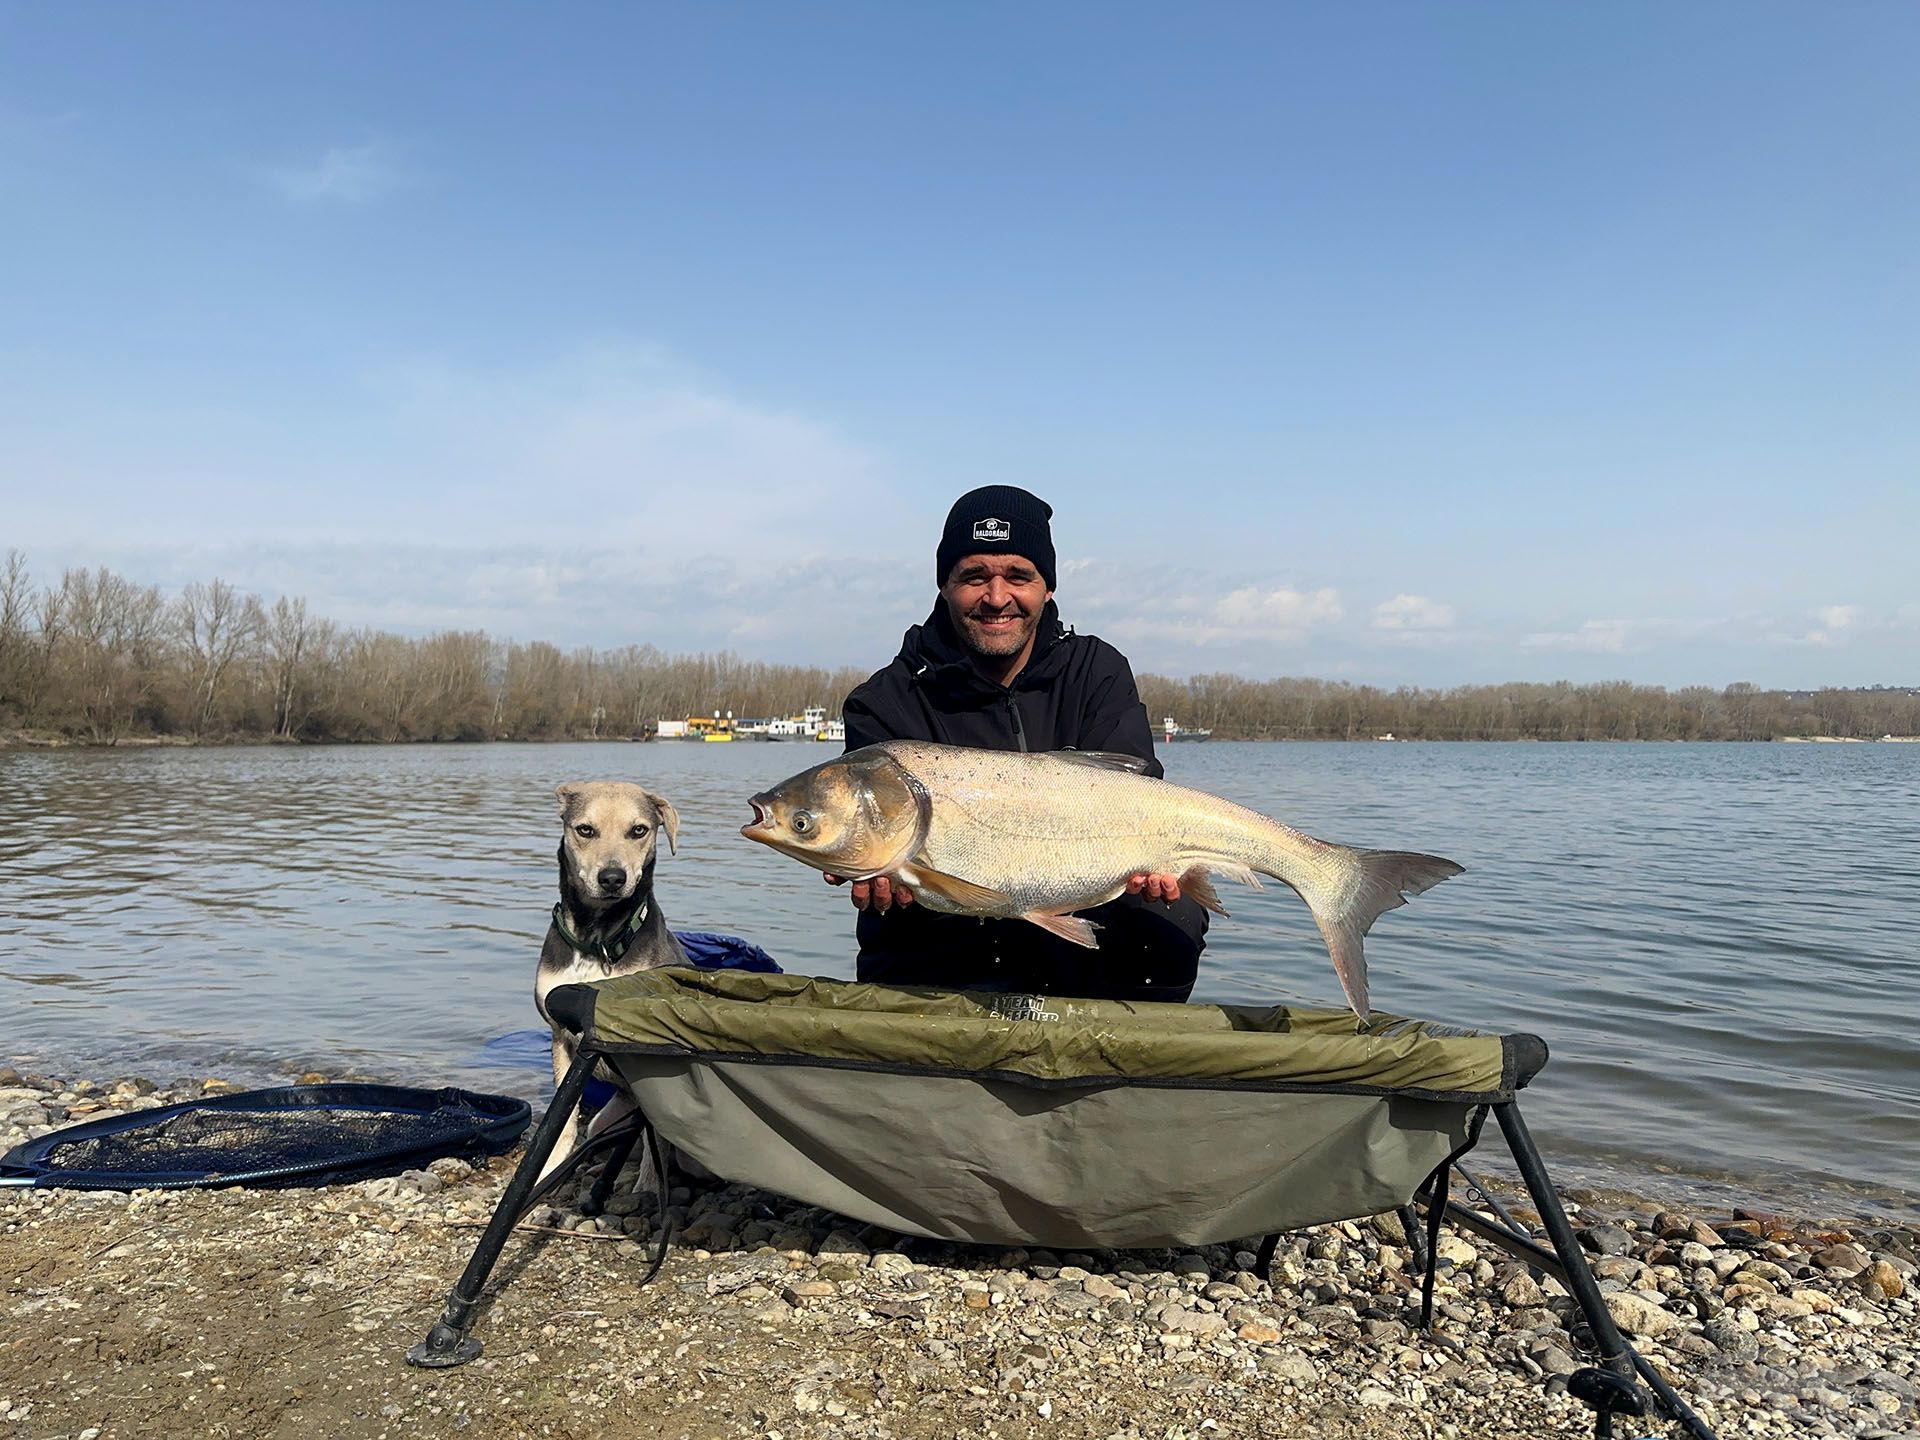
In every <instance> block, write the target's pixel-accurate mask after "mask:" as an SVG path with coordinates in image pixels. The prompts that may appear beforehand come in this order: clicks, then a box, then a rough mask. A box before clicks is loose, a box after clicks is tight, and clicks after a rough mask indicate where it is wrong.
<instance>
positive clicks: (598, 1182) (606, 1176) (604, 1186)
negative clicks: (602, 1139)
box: [575, 1127, 666, 1215]
mask: <svg viewBox="0 0 1920 1440" xmlns="http://www.w3.org/2000/svg"><path fill="white" fill-rule="evenodd" d="M641 1133H642V1132H641V1129H640V1128H638V1127H635V1128H634V1129H632V1130H631V1131H630V1133H628V1135H627V1136H626V1138H625V1139H623V1140H621V1141H620V1142H619V1143H618V1144H616V1145H615V1146H614V1147H613V1153H612V1154H610V1155H608V1156H607V1163H606V1164H605V1165H603V1166H602V1167H601V1168H600V1173H599V1174H598V1175H597V1176H595V1177H594V1181H593V1189H591V1190H590V1191H588V1192H587V1198H586V1199H585V1200H583V1201H581V1202H580V1204H579V1205H578V1206H576V1207H575V1208H576V1209H578V1210H579V1212H580V1213H581V1214H582V1215H598V1214H599V1213H600V1212H601V1211H602V1210H604V1209H606V1208H607V1200H608V1199H609V1198H610V1197H611V1196H612V1194H613V1187H614V1186H615V1185H617V1184H618V1183H619V1182H620V1172H621V1171H622V1170H623V1169H625V1168H626V1164H627V1160H628V1158H629V1157H630V1156H631V1155H632V1154H633V1147H634V1146H636V1145H638V1144H639V1143H640V1136H641ZM661 1183H662V1184H665V1183H666V1181H665V1178H664V1177H662V1180H661Z"/></svg>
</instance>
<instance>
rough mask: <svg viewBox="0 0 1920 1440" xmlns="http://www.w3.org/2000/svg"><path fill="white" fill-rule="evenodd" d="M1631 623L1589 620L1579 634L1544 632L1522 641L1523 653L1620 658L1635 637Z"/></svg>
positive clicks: (1522, 637)
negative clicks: (1564, 653) (1525, 651)
mask: <svg viewBox="0 0 1920 1440" xmlns="http://www.w3.org/2000/svg"><path fill="white" fill-rule="evenodd" d="M1633 628H1634V627H1633V622H1632V621H1630V620H1589V621H1587V622H1586V623H1585V624H1583V625H1582V626H1581V627H1580V628H1579V629H1578V630H1542V631H1536V632H1534V633H1533V634H1531V635H1523V636H1521V637H1520V648H1521V649H1522V650H1563V651H1569V652H1572V653H1576V654H1585V655H1618V654H1621V653H1622V652H1623V651H1625V650H1626V648H1627V643H1628V641H1629V639H1630V638H1631V637H1632V633H1633Z"/></svg>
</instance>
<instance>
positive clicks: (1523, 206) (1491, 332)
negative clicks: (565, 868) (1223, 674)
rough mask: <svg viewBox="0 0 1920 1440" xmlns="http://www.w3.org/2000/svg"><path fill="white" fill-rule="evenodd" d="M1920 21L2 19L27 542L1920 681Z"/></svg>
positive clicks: (1445, 673)
mask: <svg viewBox="0 0 1920 1440" xmlns="http://www.w3.org/2000/svg"><path fill="white" fill-rule="evenodd" d="M1916 53H1920V11H1916V10H1915V9H1913V8H1912V7H1911V6H1907V5H1895V4H1856V5H1847V6H1837V7H1827V6H1807V5H1771V4H1764V3H1763V4H1752V3H1748V4H1739V5H1714V4H1689V5H1684V6H1674V5H1665V4H1661V5H1632V4H1610V5H1603V6H1601V5H1596V6H1588V7H1578V8H1576V7H1571V6H1541V5H1536V4H1519V3H1516V4H1462V5H1437V4H1355V5H1332V4H1326V5H1315V6H1305V5H1267V6H1259V5H1251V4H1217V5H1202V6H1174V5H1153V6H1148V5H1129V4H1111V3H1100V4H1086V5H1065V4H1060V5H1014V4H997V5H996V4H969V5H952V6H943V5H932V4H928V5H899V4H879V5H845V4H833V3H826V4H819V5H808V6H775V5H725V4H718V5H704V4H703V5H692V4H687V5H674V6H647V5H624V4H623V5H608V6H589V5H568V6H545V7H531V6H514V7H506V6H486V5H475V4H460V5H451V4H449V5H434V4H415V5H407V6H376V5H359V6H355V5H328V6H316V5H294V4H279V5H263V4H244V5H242V4H235V5H230V6H220V5H192V4H182V5H175V6H166V7H160V6H145V7H135V6H113V7H108V6H86V5H65V6H44V5H33V6H30V5H17V4H4V5H0V549H4V548H6V547H9V546H12V547H17V548H19V549H21V550H22V551H24V552H25V553H26V555H27V557H28V560H29V562H30V564H31V565H32V567H33V570H34V572H35V574H36V576H37V577H39V578H41V579H50V578H55V577H57V574H58V572H59V570H60V568H61V567H63V566H66V565H71V564H96V563H98V564H107V565H111V566H113V567H115V568H117V569H120V570H122V571H123V572H125V573H127V574H129V575H132V576H134V577H135V578H139V579H142V580H149V581H153V582H157V583H160V584H162V585H165V586H169V587H171V586H176V585H179V584H182V583H184V582H185V581H187V580H191V579H206V578H211V577H212V576H214V575H219V576H222V577H224V578H226V579H228V580H231V581H234V582H235V583H238V584H241V585H243V586H246V587H247V588H250V589H254V590H257V591H260V592H262V593H264V594H267V595H273V594H278V593H293V594H303V595H305V596H307V597H308V599H309V601H310V602H311V603H312V605H313V606H314V607H315V608H316V609H317V610H319V611H320V612H321V613H323V614H327V615H331V616H334V617H336V618H338V619H341V620H344V621H348V622H350V623H366V624H376V625H381V626H385V627H388V628H395V629H402V630H408V631H419V630H427V629H433V628H439V627H443V626H459V627H462V628H467V627H476V626H477V627H483V628H486V629H488V630H490V631H493V632H495V633H497V634H500V635H505V636H512V637H515V638H520V639H536V638H541V639H552V640H557V641H561V642H563V643H587V644H596V645H617V644H624V643H628V642H648V643H653V644H656V645H659V646H661V647H662V648H665V649H669V650H683V649H717V648H723V647H725V648H732V649H735V650H737V651H739V652H741V653H743V654H746V655H751V656H760V657H765V658H771V659H793V660H807V661H818V662H823V663H836V664H837V663H849V664H872V665H876V666H877V665H878V664H880V663H882V662H883V661H884V660H885V659H886V658H887V656H889V655H890V654H891V653H892V650H893V647H894V646H895V644H896V643H897V640H898V636H899V632H900V631H901V629H902V628H903V627H904V626H905V625H906V624H907V623H909V622H910V621H912V620H915V619H918V618H919V617H920V616H921V615H922V614H923V613H924V611H925V609H926V608H927V605H928V603H929V602H930V599H931V589H932V575H931V556H932V550H933V545H934V540H935V537H936V535H937V531H938V527H939V523H940V520H941V518H942V516H943V515H944V513H945V511H946V508H947V505H948V504H949V503H950V502H951V500H952V499H953V498H954V496H956V495H957V494H958V493H960V492H961V491H962V490H964V489H967V488H969V487H970V486H973V485H976V484H983V483H989V482H996V481H1006V482H1013V483H1020V484H1025V485H1027V486H1029V487H1030V488H1031V489H1033V490H1035V491H1037V492H1038V493H1039V494H1041V495H1042V496H1044V497H1045V498H1047V499H1048V500H1049V501H1051V502H1052V503H1053V505H1054V506H1055V509H1056V511H1057V514H1056V517H1055V535H1056V540H1057V542H1058V545H1059V549H1060V553H1061V558H1062V577H1061V588H1060V593H1059V599H1060V603H1061V608H1062V610H1063V613H1064V614H1065V615H1066V616H1067V618H1068V619H1069V620H1071V621H1073V622H1075V623H1076V624H1077V625H1078V626H1079V627H1080V628H1082V629H1090V630H1093V631H1096V632H1098V633H1101V634H1103V635H1106V636H1107V637H1108V638H1109V639H1112V640H1114V641H1116V642H1117V643H1119V644H1120V645H1121V646H1122V648H1123V649H1125V650H1126V651H1127V652H1128V653H1129V654H1130V655H1131V656H1132V658H1133V660H1134V663H1135V666H1136V668H1138V669H1143V670H1158V671H1162V672H1166V673H1174V674H1187V673H1194V672H1202V671H1212V670H1234V671H1239V672H1243V673H1246V674H1250V675H1255V676H1268V675H1278V674H1293V675H1301V674H1317V675H1325V676H1339V677H1346V678H1351V679H1355V680H1365V681H1372V682H1380V683H1387V684H1395V683H1415V684H1448V683H1467V682H1480V681H1497V680H1505V679H1515V678H1521V679H1554V678H1562V677H1566V678H1573V679H1593V678H1631V679H1635V680H1642V681H1648V682H1653V683H1661V684H1669V685H1679V684H1688V683H1708V684H1716V685H1718V684H1725V683H1727V682H1730V681H1733V680H1737V679H1748V680H1754V681H1757V682H1759V683H1761V684H1769V685H1814V684H1871V683H1877V682H1884V683H1895V682H1904V683H1920V581H1916V580H1915V578H1914V576H1915V574H1916V572H1917V571H1920V566H1916V564H1915V562H1914V554H1913V552H1914V549H1915V542H1916V539H1917V538H1920V419H1916V416H1917V415H1920V404H1917V403H1916V402H1917V401H1920V338H1917V337H1920V145H1916V143H1915V140H1916V136H1920V87H1915V85H1914V84H1913V82H1912V75H1913V57H1914V55H1915V54H1916Z"/></svg>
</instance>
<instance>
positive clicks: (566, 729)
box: [0, 551, 866, 744]
mask: <svg viewBox="0 0 1920 1440" xmlns="http://www.w3.org/2000/svg"><path fill="white" fill-rule="evenodd" d="M865 678H866V672H865V671H864V670H853V669H850V668H842V669H838V670H829V669H827V668H825V667H822V666H817V665H815V666H809V665H770V664H767V663H765V662H763V661H757V660H743V659H741V658H740V657H739V656H737V655H732V654H719V655H669V654H667V653H665V652H663V651H661V650H659V649H657V648H655V647H654V646H651V645H628V646H622V647H620V648H618V649H611V650H593V649H585V648H582V649H576V650H562V649H560V648H559V647H558V646H555V645H549V644H546V643H544V642H541V641H535V642H533V643H531V644H519V643H516V642H513V641H504V640H496V639H494V638H492V637H491V636H488V635H486V634H484V633H482V632H480V631H477V630H446V631H441V632H439V633H437V634H433V635H428V636H424V637H421V638H409V637H406V636H401V635H394V634H391V633H389V632H386V631H382V630H373V629H367V628H357V629H349V628H346V627H342V626H339V625H336V624H334V623H333V622H332V621H330V620H325V619H321V618H319V617H317V616H315V615H313V614H311V613H310V612H309V610H308V608H307V603H306V601H305V600H301V599H290V598H287V597H284V596H283V597H282V598H280V599H278V600H276V601H274V602H273V604H272V605H270V606H269V605H266V604H264V603H263V602H262V601H261V600H260V599H259V598H258V597H257V596H254V595H248V594H244V593H242V592H241V591H239V590H237V589H235V588H234V587H233V586H231V585H229V584H227V583H226V582H225V581H223V580H214V581H212V582H211V583H209V584H205V585H202V584H198V583H195V584H192V585H188V586H187V587H186V588H185V589H183V590H182V591H181V592H180V593H179V594H178V595H175V596H173V597H171V598H169V597H167V596H164V595H162V594H161V592H160V590H159V588H158V587H157V586H151V585H149V586H140V585H136V584H134V583H133V582H131V581H129V580H125V579H123V578H122V577H120V576H118V575H116V574H114V573H113V572H112V571H110V570H105V569H93V570H69V571H68V572H67V573H66V574H65V575H64V576H62V577H61V580H60V583H59V584H58V585H49V586H45V587H40V588H36V587H35V586H34V585H33V583H32V582H31V580H30V578H29V576H28V574H27V567H26V561H25V559H24V557H23V556H21V554H20V553H19V552H18V551H13V552H10V553H9V554H8V555H7V557H6V559H5V562H4V564H0V729H8V728H11V729H16V730H25V731H29V732H37V733H45V734H52V735H61V736H67V737H71V738H75V739H81V740H86V741H90V742H92V743H95V744H113V743H114V742H116V741H119V740H123V739H131V738H136V737H149V736H183V737H190V738H194V739H207V740H212V739H235V738H265V737H274V738H278V739H283V740H304V741H397V740H555V739H623V738H637V737H640V736H643V735H645V734H647V733H648V732H649V731H651V730H652V728H653V726H654V723H655V722H656V721H658V720H659V719H661V718H662V717H670V718H678V717H681V716H685V715H700V714H710V713H712V712H713V711H716V710H719V711H727V710H731V711H733V712H734V713H735V714H736V715H741V716H750V715H751V716H772V715H789V714H798V713H799V712H800V711H801V710H802V709H803V708H805V707H806V706H808V705H826V706H828V707H829V713H836V714H837V713H838V704H839V700H840V697H842V696H844V695H845V694H846V693H847V692H848V691H849V690H851V689H852V688H853V687H854V686H855V685H857V684H858V683H859V682H860V681H861V680H864V679H865Z"/></svg>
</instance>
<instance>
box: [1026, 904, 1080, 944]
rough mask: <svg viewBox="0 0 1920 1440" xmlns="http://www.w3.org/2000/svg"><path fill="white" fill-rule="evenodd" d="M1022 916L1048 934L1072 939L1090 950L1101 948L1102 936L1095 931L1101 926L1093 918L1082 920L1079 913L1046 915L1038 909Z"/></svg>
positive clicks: (1063, 938)
mask: <svg viewBox="0 0 1920 1440" xmlns="http://www.w3.org/2000/svg"><path fill="white" fill-rule="evenodd" d="M1020 918H1021V919H1022V920H1031V921H1032V922H1033V923H1034V924H1036V925H1038V926H1039V927H1040V928H1041V929H1042V930H1045V931H1046V932H1047V933H1048V934H1050V935H1058V936H1059V937H1060V938H1061V939H1062V940H1071V941H1072V942H1073V943H1074V944H1076V945H1084V946H1086V947H1087V949H1089V950H1098V949H1099V948H1100V937H1099V936H1098V935H1096V934H1095V933H1094V932H1095V931H1097V930H1098V929H1099V928H1100V927H1099V926H1098V925H1096V924H1094V923H1093V921H1091V920H1082V919H1081V918H1080V917H1079V916H1078V915H1044V914H1042V913H1041V912H1040V911H1038V910H1029V911H1028V912H1027V913H1026V914H1024V915H1022V916H1021V917H1020Z"/></svg>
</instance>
